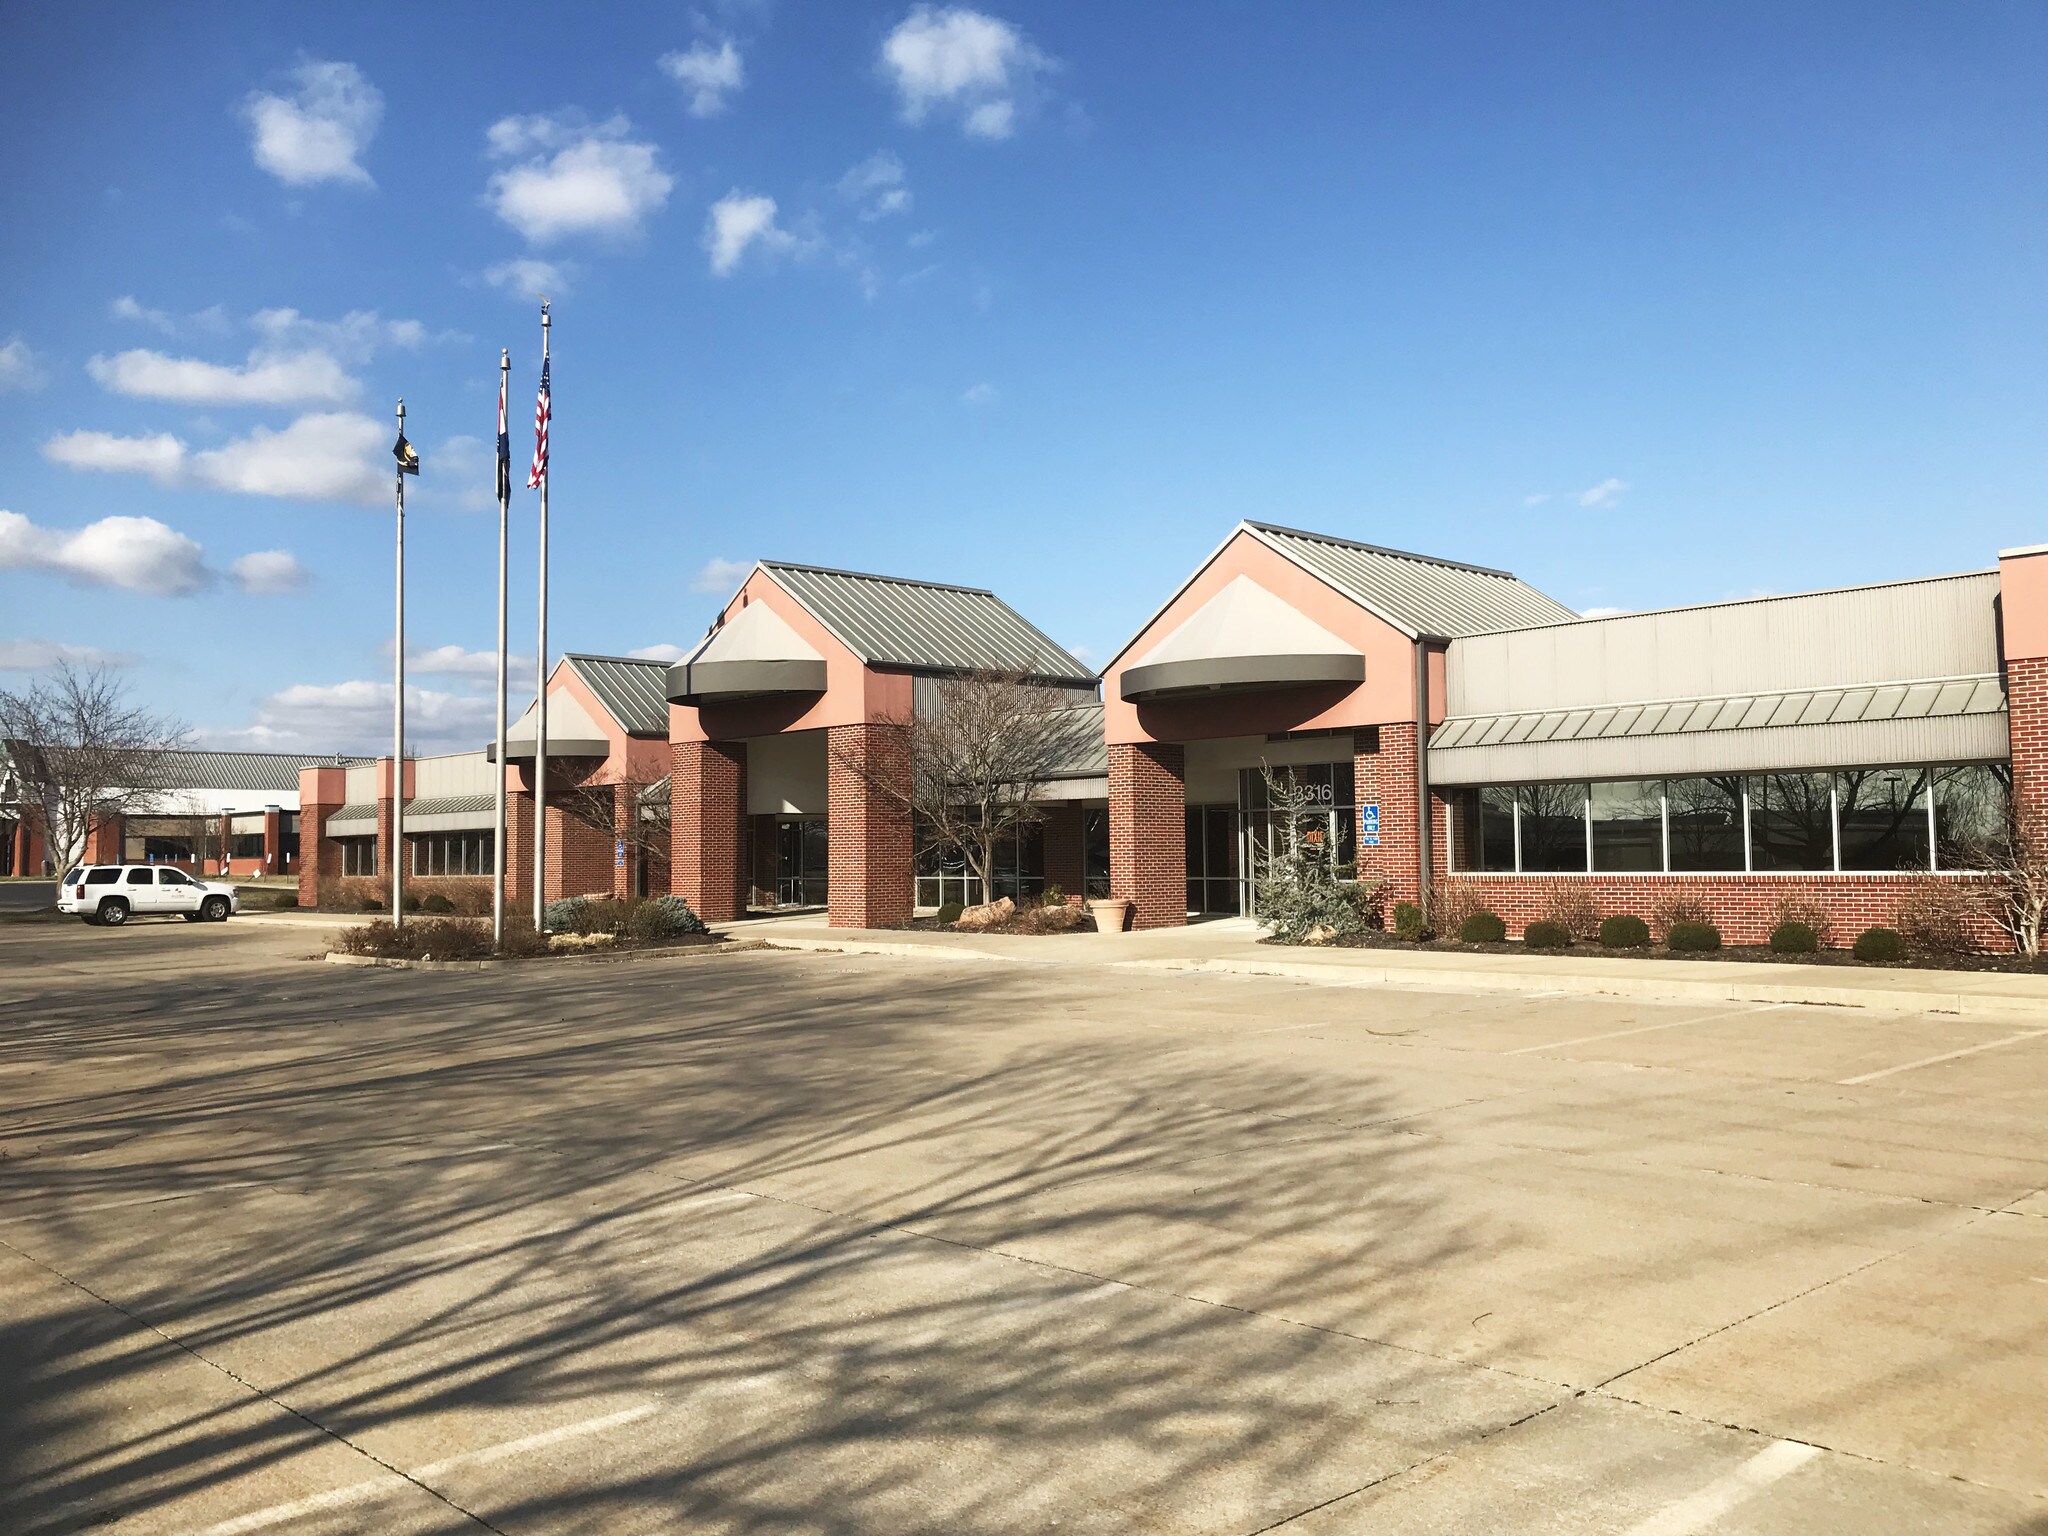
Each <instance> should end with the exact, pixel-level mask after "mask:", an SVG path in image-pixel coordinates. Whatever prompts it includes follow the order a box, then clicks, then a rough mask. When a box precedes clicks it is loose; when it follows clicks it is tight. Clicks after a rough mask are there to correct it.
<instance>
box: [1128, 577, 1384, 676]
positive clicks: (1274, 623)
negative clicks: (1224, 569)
mask: <svg viewBox="0 0 2048 1536" xmlns="http://www.w3.org/2000/svg"><path fill="white" fill-rule="evenodd" d="M1364 680H1365V657H1364V656H1363V655H1361V654H1360V653H1359V651H1358V649H1357V648H1356V647H1355V646H1351V645H1347V644H1346V643H1345V642H1344V641H1342V640H1340V639H1338V638H1337V637H1336V636H1335V635H1333V634H1331V633H1330V632H1329V631H1328V630H1327V629H1324V628H1323V627H1322V625H1320V624H1318V623H1316V622H1315V621H1314V620H1313V619H1310V618H1309V617H1307V616H1306V615H1305V614H1303V613H1301V612H1300V611H1299V610H1298V609H1296V608H1293V607H1291V606H1290V605H1288V604H1287V603H1285V602H1283V601H1281V600H1280V599H1279V598H1277V597H1275V596H1274V595H1273V594H1272V593H1271V592H1268V591H1267V590H1266V589H1265V588H1264V587H1262V586H1260V585H1259V584H1258V583H1257V582H1255V581H1253V580H1252V579H1251V578H1250V577H1249V576H1239V577H1238V578H1237V579H1236V580H1234V581H1232V582H1231V583H1230V584H1229V585H1228V586H1226V587H1225V588H1224V589H1223V590H1222V591H1221V592H1218V593H1217V594H1216V595H1215V596H1214V597H1212V598H1210V599H1209V601H1208V602H1206V603H1204V604H1203V605H1202V606H1201V607H1200V608H1198V609H1196V610H1195V611H1194V613H1192V614H1190V615H1189V616H1188V619H1187V621H1186V622H1185V623H1183V624H1182V625H1181V626H1180V627H1179V628H1178V629H1176V630H1174V631H1173V633H1172V634H1170V635H1168V636H1167V637H1166V638H1165V639H1164V640H1162V641H1160V642H1159V644H1157V645H1155V646H1154V647H1152V649H1151V650H1149V651H1147V652H1146V653H1145V654H1144V655H1143V656H1142V657H1140V658H1139V659H1138V661H1137V662H1136V664H1135V665H1133V666H1129V667H1126V668H1125V669H1124V673H1123V678H1122V692H1123V696H1124V698H1125V699H1126V700H1129V701H1131V702H1137V701H1140V700H1145V699H1156V698H1161V697H1165V696H1169V695H1173V694H1190V693H1216V692H1224V691H1230V692H1242V691H1248V690H1252V689H1266V688H1299V687H1302V686H1304V685H1307V684H1314V683H1358V682H1363V681H1364Z"/></svg>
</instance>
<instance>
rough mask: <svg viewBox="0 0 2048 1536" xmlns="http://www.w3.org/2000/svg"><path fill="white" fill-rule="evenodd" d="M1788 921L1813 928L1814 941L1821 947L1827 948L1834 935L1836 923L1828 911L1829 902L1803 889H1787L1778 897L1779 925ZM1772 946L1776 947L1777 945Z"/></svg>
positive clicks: (1799, 951) (1782, 925)
mask: <svg viewBox="0 0 2048 1536" xmlns="http://www.w3.org/2000/svg"><path fill="white" fill-rule="evenodd" d="M1787 923H1799V924H1802V925H1804V926H1805V927H1807V928H1809V929H1811V930H1812V931H1813V942H1814V944H1815V945H1816V946H1817V947H1818V948H1821V949H1826V948H1827V947H1828V940H1829V939H1831V938H1833V937H1834V931H1835V923H1834V918H1833V917H1832V916H1830V915H1829V913H1828V904H1827V903H1826V902H1824V901H1822V900H1820V899H1819V898H1818V897H1816V896H1809V895H1807V894H1806V893H1805V892H1803V891H1787V892H1786V893H1785V894H1784V895H1783V896H1781V897H1779V898H1778V906H1777V926H1778V927H1780V928H1782V927H1784V925H1785V924H1787ZM1772 947H1773V948H1776V946H1775V945H1773V946H1772ZM1790 953H1793V954H1801V953H1805V951H1801V950H1793V951H1790Z"/></svg>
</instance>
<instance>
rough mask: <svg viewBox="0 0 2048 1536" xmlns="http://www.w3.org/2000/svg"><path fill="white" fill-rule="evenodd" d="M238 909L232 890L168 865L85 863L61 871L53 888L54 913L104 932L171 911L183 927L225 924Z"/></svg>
mask: <svg viewBox="0 0 2048 1536" xmlns="http://www.w3.org/2000/svg"><path fill="white" fill-rule="evenodd" d="M240 906H241V899H240V898H239V897H238V896H237V895H236V894H235V888H234V887H233V886H232V885H213V884H209V883H208V882H206V881H204V880H194V879H193V878H192V877H191V876H190V875H188V874H186V873H185V871H183V870H182V869H173V868H171V866H170V865H168V864H86V865H82V866H80V867H79V868H77V869H73V870H67V871H65V874H64V882H63V884H61V885H59V886H58V887H57V910H58V911H59V912H75V913H77V914H78V915H79V916H80V917H82V918H84V919H85V920H86V921H87V922H88V923H100V924H103V925H105V926H106V927H109V928H118V927H120V926H121V924H123V923H125V922H127V921H128V919H129V918H131V917H147V916H153V915H157V914H161V915H163V916H166V917H168V916H169V915H170V914H172V913H174V912H175V913H177V914H178V915H179V916H180V917H182V918H184V919H185V921H186V922H188V923H224V922H226V921H227V920H228V915H229V914H230V913H232V912H234V911H236V910H237V909H238V908H240Z"/></svg>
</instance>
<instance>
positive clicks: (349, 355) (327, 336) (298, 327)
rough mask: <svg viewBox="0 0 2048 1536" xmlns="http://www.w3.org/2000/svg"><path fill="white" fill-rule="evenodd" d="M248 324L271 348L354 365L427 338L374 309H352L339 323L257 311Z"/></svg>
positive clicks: (416, 327) (410, 323)
mask: <svg viewBox="0 0 2048 1536" xmlns="http://www.w3.org/2000/svg"><path fill="white" fill-rule="evenodd" d="M249 324H250V326H251V327H252V328H253V329H254V330H255V331H256V333H257V334H258V335H260V336H262V337H263V338H264V340H265V341H266V342H267V343H268V344H269V345H270V346H272V347H278V348H286V347H305V348H314V347H317V348H319V349H321V350H322V351H326V352H331V353H333V354H335V355H336V356H338V357H342V358H346V359H347V360H348V361H350V362H354V363H367V362H368V361H369V360H370V359H371V358H373V357H375V356H376V355H377V353H378V352H379V351H380V350H381V349H383V348H385V347H403V348H405V349H407V350H408V351H410V350H412V349H413V348H416V347H418V346H419V345H420V343H422V342H424V341H425V340H426V339H427V328H426V326H424V325H422V324H421V323H420V322H419V321H417V320H386V319H385V318H384V317H383V316H382V315H381V314H379V313H378V312H377V311H376V310H374V309H352V310H350V311H349V312H348V313H347V314H345V315H343V316H342V317H341V318H340V319H339V320H315V319H313V318H312V317H311V316H308V315H302V314H300V313H299V312H298V311H297V310H296V309H259V310H257V311H256V313H255V314H253V315H251V316H250V317H249ZM444 339H445V337H444Z"/></svg>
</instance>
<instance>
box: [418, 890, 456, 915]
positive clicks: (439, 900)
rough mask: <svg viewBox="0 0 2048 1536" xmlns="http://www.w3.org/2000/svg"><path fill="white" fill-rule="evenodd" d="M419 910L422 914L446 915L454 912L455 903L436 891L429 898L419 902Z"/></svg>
mask: <svg viewBox="0 0 2048 1536" xmlns="http://www.w3.org/2000/svg"><path fill="white" fill-rule="evenodd" d="M420 910H421V911H422V912H440V913H448V912H453V911H454V910H455V903H454V902H452V901H450V900H449V899H448V898H447V897H446V896H443V895H442V894H441V893H440V892H439V891H436V892H434V893H433V894H432V895H431V896H428V897H425V898H424V899H422V900H421V902H420Z"/></svg>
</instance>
